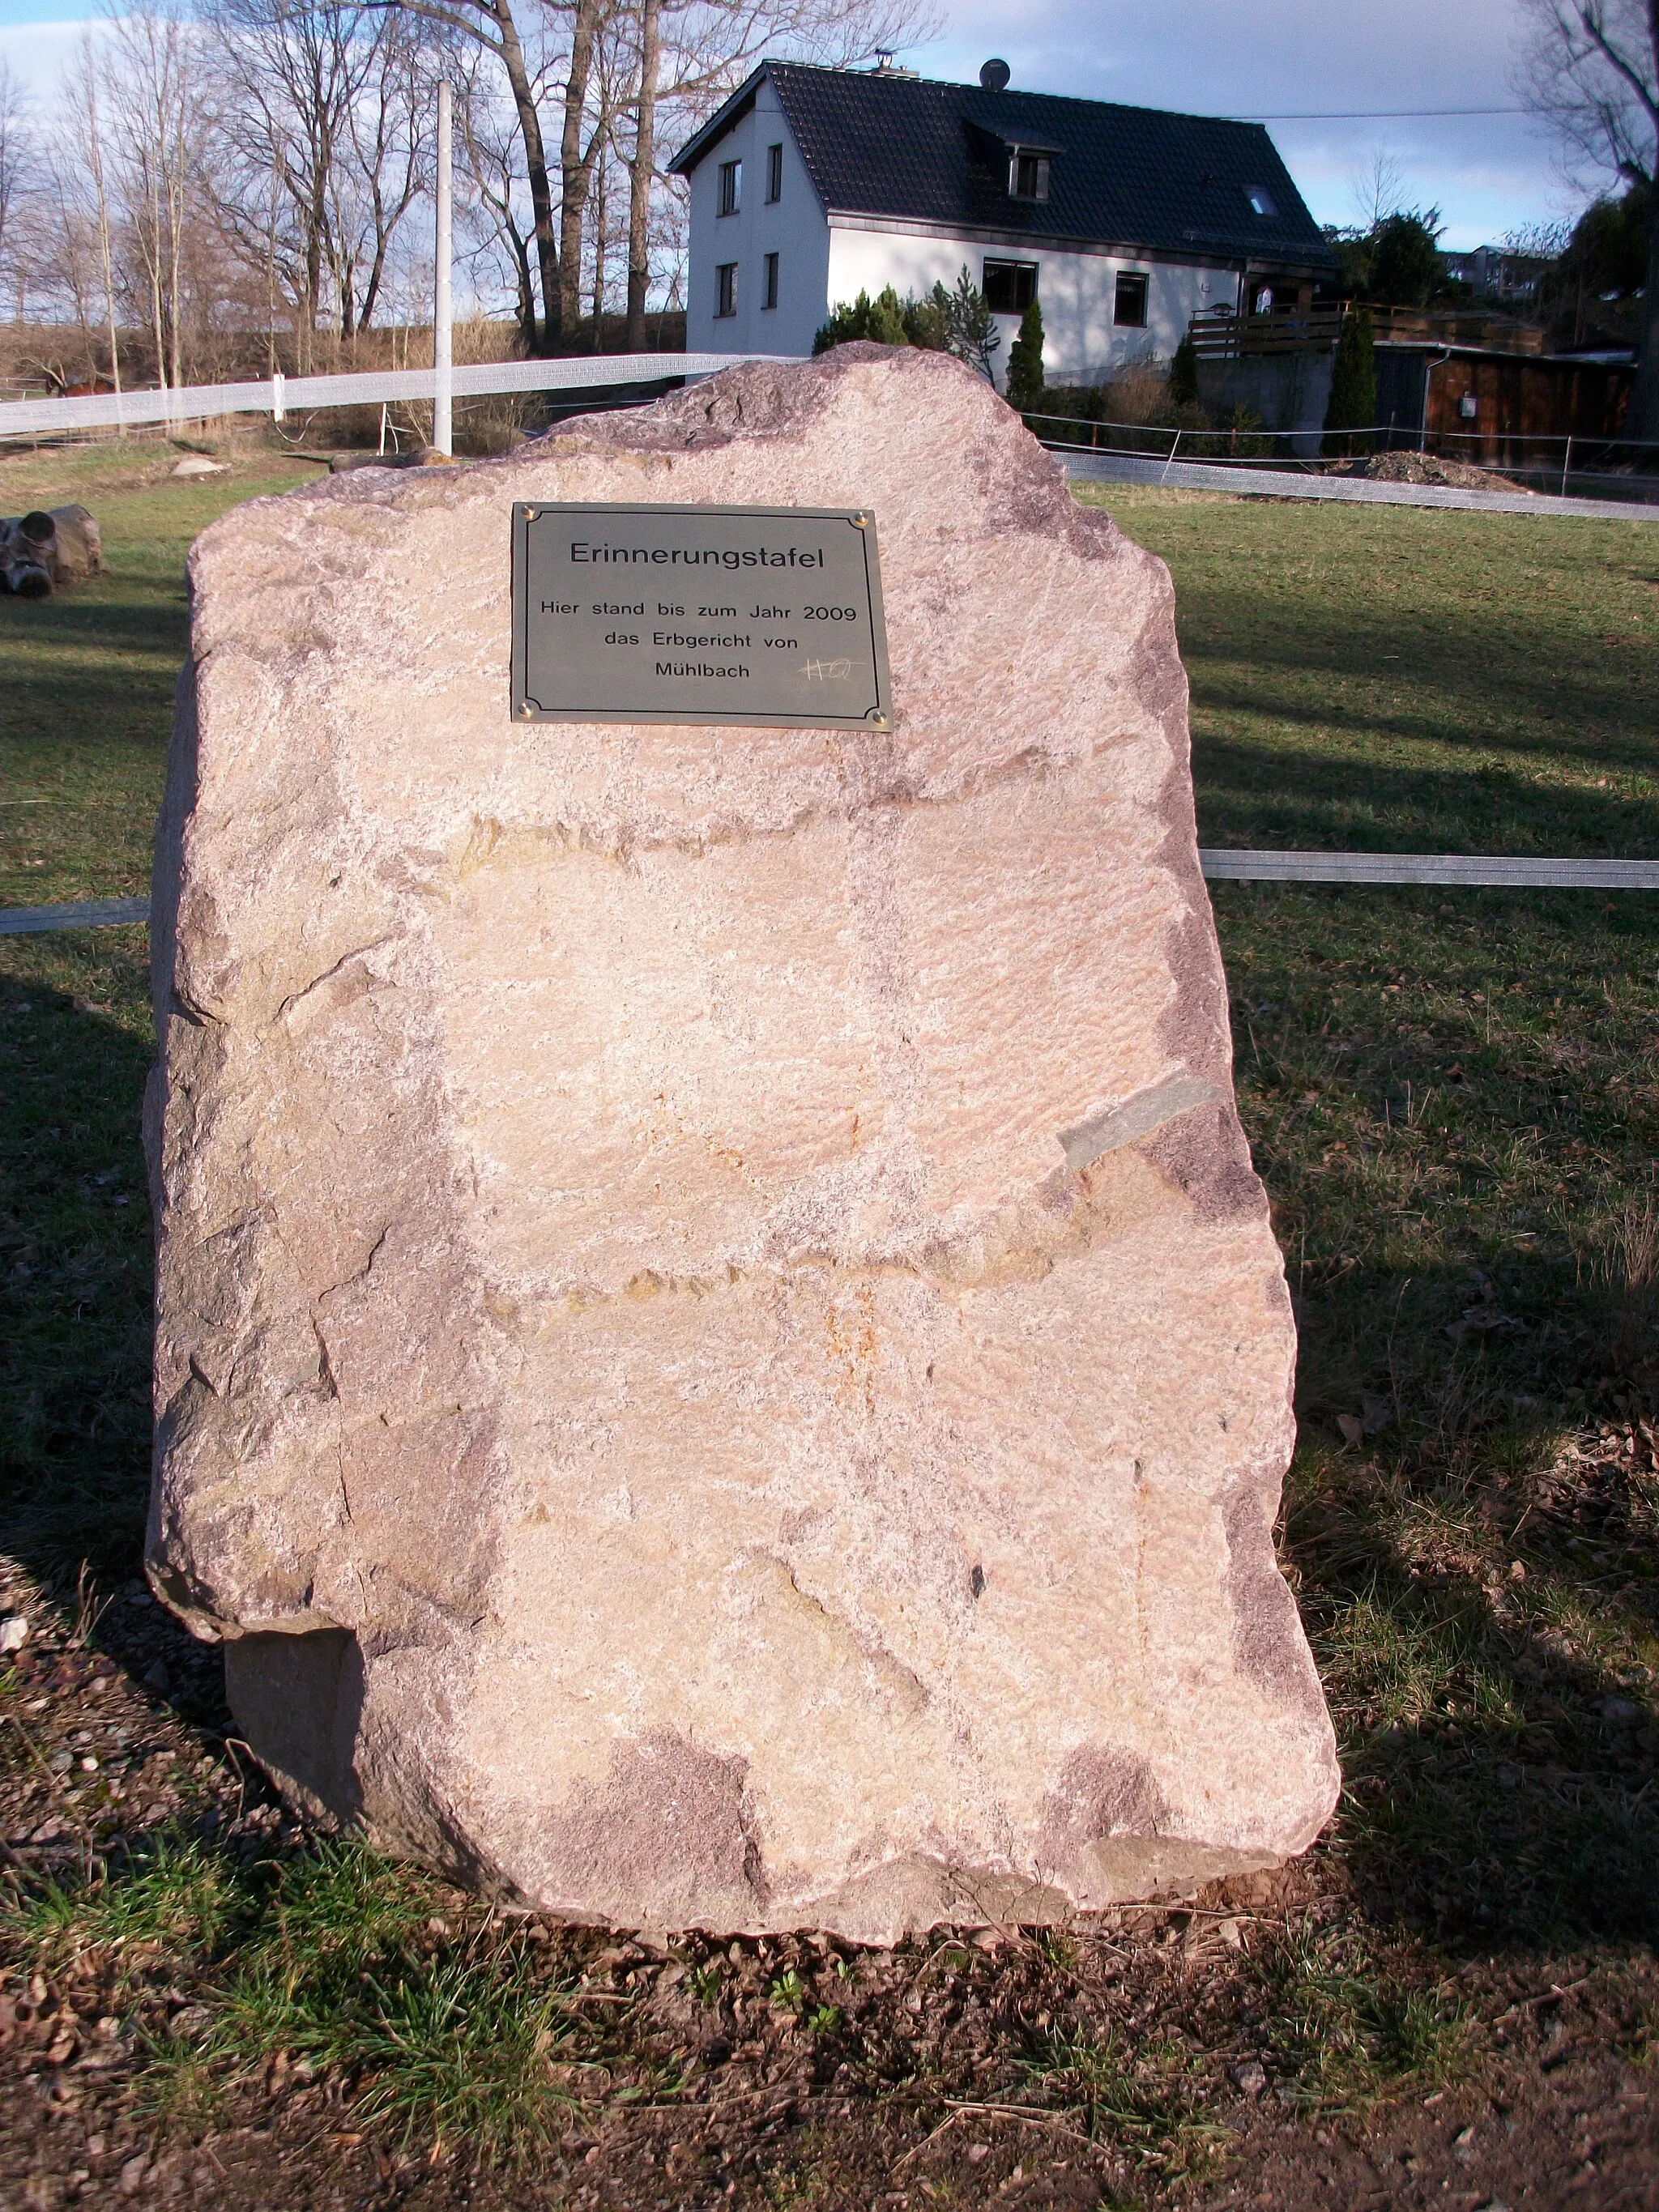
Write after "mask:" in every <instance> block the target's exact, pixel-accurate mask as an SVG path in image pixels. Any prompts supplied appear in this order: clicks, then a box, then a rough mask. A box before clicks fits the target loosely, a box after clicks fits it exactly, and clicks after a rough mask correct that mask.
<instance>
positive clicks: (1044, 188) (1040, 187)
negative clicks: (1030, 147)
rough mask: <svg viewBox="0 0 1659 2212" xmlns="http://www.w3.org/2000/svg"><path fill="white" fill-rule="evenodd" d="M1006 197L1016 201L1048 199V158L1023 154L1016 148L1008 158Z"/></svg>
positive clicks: (1040, 155) (1044, 155)
mask: <svg viewBox="0 0 1659 2212" xmlns="http://www.w3.org/2000/svg"><path fill="white" fill-rule="evenodd" d="M1008 196H1009V197H1010V198H1011V199H1016V200H1046V199H1047V198H1048V155H1046V154H1023V153H1021V151H1020V149H1019V148H1018V146H1016V147H1015V149H1014V150H1013V152H1012V154H1011V155H1009V156H1008Z"/></svg>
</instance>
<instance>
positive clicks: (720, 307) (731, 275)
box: [714, 261, 738, 316]
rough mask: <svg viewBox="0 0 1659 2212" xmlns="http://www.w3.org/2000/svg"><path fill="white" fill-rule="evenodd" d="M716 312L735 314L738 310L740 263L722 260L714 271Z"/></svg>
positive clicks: (719, 313) (718, 313) (717, 313)
mask: <svg viewBox="0 0 1659 2212" xmlns="http://www.w3.org/2000/svg"><path fill="white" fill-rule="evenodd" d="M714 301H715V304H714V313H715V314H716V315H717V316H718V315H735V314H736V313H737V312H738V264H737V263H736V262H735V261H722V262H721V263H720V266H719V268H718V269H716V270H715V271H714Z"/></svg>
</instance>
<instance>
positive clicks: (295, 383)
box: [0, 353, 796, 438]
mask: <svg viewBox="0 0 1659 2212" xmlns="http://www.w3.org/2000/svg"><path fill="white" fill-rule="evenodd" d="M795 357H796V356H794V355H793V354H777V353H739V354H732V353H610V354H592V355H588V356H585V357H583V358H580V359H577V360H574V361H572V360H564V361H484V362H473V363H471V365H470V366H468V367H465V368H457V369H456V370H455V372H454V391H455V397H456V398H458V399H459V398H481V397H482V396H483V394H484V393H486V392H582V391H587V390H590V389H592V388H594V387H596V386H605V385H614V384H655V383H659V382H661V381H662V380H663V379H665V378H672V377H682V376H712V375H713V374H714V373H715V372H716V371H717V370H719V369H722V368H736V367H737V366H738V363H739V362H745V361H793V359H795ZM435 377H436V372H435V370H433V369H429V368H397V369H382V370H370V371H366V372H364V373H362V374H357V373H356V372H354V373H353V374H350V375H349V376H283V375H276V376H264V377H260V378H259V379H258V380H257V382H253V383H247V384H181V385H177V386H174V387H173V390H171V391H168V392H156V391H148V392H92V393H89V394H88V395H87V396H86V397H85V398H79V399H15V400H12V401H10V402H9V404H5V405H3V406H0V438H16V437H28V436H39V435H40V433H41V432H42V431H45V430H95V429H103V428H110V427H111V426H114V427H117V428H122V429H126V428H137V425H138V424H140V423H142V422H204V421H208V420H210V419H212V418H213V417H214V416H220V415H270V416H273V417H274V418H275V419H276V421H277V422H281V421H282V420H283V417H284V416H288V415H303V414H306V413H307V412H308V411H309V410H311V409H313V408H315V407H372V406H380V405H382V404H385V403H386V402H388V401H391V400H398V399H430V398H431V397H432V395H433V386H434V384H435Z"/></svg>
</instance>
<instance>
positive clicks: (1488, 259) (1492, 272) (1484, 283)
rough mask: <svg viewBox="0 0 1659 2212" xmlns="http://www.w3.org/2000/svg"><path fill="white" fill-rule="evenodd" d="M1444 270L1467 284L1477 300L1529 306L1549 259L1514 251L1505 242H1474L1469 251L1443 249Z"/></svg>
mask: <svg viewBox="0 0 1659 2212" xmlns="http://www.w3.org/2000/svg"><path fill="white" fill-rule="evenodd" d="M1440 258H1441V260H1442V261H1443V264H1445V270H1446V274H1447V276H1454V277H1455V278H1456V279H1457V280H1458V282H1459V283H1463V284H1467V285H1468V288H1469V289H1470V290H1471V291H1472V292H1473V293H1474V296H1475V298H1476V299H1477V300H1498V301H1509V302H1510V303H1511V304H1512V305H1514V306H1516V307H1529V306H1530V305H1531V304H1532V302H1533V301H1534V300H1535V299H1536V298H1537V297H1538V286H1539V283H1540V280H1541V277H1542V276H1543V274H1544V271H1545V270H1547V268H1548V267H1549V265H1550V264H1549V262H1548V261H1547V258H1545V256H1544V255H1543V254H1541V253H1514V252H1510V249H1509V247H1508V246H1476V247H1475V248H1474V252H1470V253H1443V254H1442V255H1441V257H1440Z"/></svg>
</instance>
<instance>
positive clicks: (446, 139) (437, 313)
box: [432, 77, 455, 453]
mask: <svg viewBox="0 0 1659 2212" xmlns="http://www.w3.org/2000/svg"><path fill="white" fill-rule="evenodd" d="M451 165H452V156H451V152H450V121H449V79H448V78H447V77H441V78H440V79H439V81H438V189H437V201H438V234H437V240H436V246H437V252H436V255H435V267H434V270H433V283H432V369H433V386H432V442H433V444H434V445H435V447H437V449H438V451H439V452H440V453H453V452H454V450H455V437H454V393H455V365H454V357H453V351H452V349H451V337H450V297H449V274H450V267H449V264H450V186H451Z"/></svg>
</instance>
